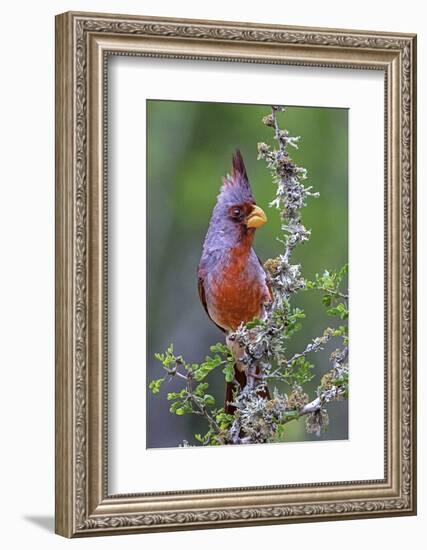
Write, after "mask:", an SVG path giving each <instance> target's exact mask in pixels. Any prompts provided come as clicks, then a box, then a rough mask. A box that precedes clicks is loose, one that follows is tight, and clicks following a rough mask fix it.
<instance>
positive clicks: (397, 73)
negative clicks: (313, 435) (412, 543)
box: [55, 13, 416, 537]
mask: <svg viewBox="0 0 427 550" xmlns="http://www.w3.org/2000/svg"><path fill="white" fill-rule="evenodd" d="M108 55H142V56H151V57H172V58H174V57H175V58H178V57H180V58H191V59H200V60H206V62H208V61H209V60H210V61H213V60H226V61H231V62H233V61H234V62H236V61H238V62H251V63H275V64H283V63H284V64H297V65H307V66H317V67H319V66H320V67H326V66H328V67H347V68H349V69H357V68H368V69H372V70H381V71H384V74H385V123H386V140H385V151H384V154H385V157H384V158H385V167H386V170H385V173H386V181H385V186H386V210H385V213H386V215H385V218H386V220H385V224H386V225H385V227H386V243H385V246H386V250H385V251H386V266H385V277H386V303H387V307H386V311H385V319H386V365H385V371H386V372H385V378H386V401H385V402H386V411H385V412H386V425H385V436H386V437H385V441H386V446H385V447H386V448H385V478H384V479H383V480H368V481H363V482H347V483H326V484H325V483H323V484H304V485H300V486H281V487H262V488H255V489H254V488H242V489H235V490H225V489H224V490H213V491H209V490H200V491H193V492H190V491H186V492H171V493H168V494H165V493H157V494H144V495H138V494H133V495H109V494H108V490H107V476H106V467H107V453H106V413H107V403H106V391H105V388H106V368H105V358H106V342H105V328H106V321H105V285H104V262H105V261H106V251H105V224H104V222H105V215H104V205H105V201H104V193H105V186H104V181H105V175H106V173H105V162H104V161H105V155H106V148H105V147H106V139H105V124H104V122H105V117H106V109H105V101H106V92H107V89H106V78H105V76H106V59H107V56H108ZM415 92H416V37H415V35H410V34H398V33H376V32H366V31H345V30H331V29H313V28H303V27H283V26H276V25H274V26H270V25H257V24H249V23H231V22H223V21H221V22H218V21H193V20H178V19H164V18H152V17H136V16H123V15H104V14H89V13H65V14H62V15H58V16H57V17H56V509H55V516H56V532H57V533H59V534H61V535H63V536H66V537H76V536H87V535H100V534H103V535H105V534H118V533H130V532H147V531H164V530H176V529H198V528H208V527H211V528H213V527H231V526H239V525H246V526H247V525H259V524H272V523H286V522H297V521H314V520H331V519H348V518H362V517H380V516H391V515H408V514H415V510H416V424H415V411H416V401H415V397H416V393H415V376H416V372H415V353H416V333H415V320H416V301H415V292H416V272H415V268H416V261H415V251H416V230H415V228H416V218H415V205H416V197H415V170H416V166H415V163H416V159H415V153H416V142H415V113H416V111H415V109H416V93H415Z"/></svg>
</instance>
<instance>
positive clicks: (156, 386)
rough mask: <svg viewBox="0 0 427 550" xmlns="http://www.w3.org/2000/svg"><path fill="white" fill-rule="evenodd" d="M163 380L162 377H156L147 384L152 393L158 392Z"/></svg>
mask: <svg viewBox="0 0 427 550" xmlns="http://www.w3.org/2000/svg"><path fill="white" fill-rule="evenodd" d="M164 381H165V379H164V378H158V379H157V380H152V381H151V382H150V383H149V384H148V388H149V389H150V390H151V391H152V392H153V394H156V393H159V391H160V387H161V385H162V383H163V382H164Z"/></svg>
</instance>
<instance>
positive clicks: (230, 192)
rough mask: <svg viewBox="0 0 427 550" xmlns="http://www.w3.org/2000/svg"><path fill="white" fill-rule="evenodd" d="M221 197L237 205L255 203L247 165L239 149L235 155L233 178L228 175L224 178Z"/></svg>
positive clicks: (233, 159)
mask: <svg viewBox="0 0 427 550" xmlns="http://www.w3.org/2000/svg"><path fill="white" fill-rule="evenodd" d="M221 195H222V196H224V195H225V196H227V198H229V199H230V200H232V201H234V202H235V203H239V202H246V201H247V202H254V198H253V195H252V190H251V186H250V184H249V178H248V174H247V172H246V167H245V163H244V161H243V157H242V153H241V152H240V150H239V149H236V151H235V152H234V153H233V158H232V172H231V176H230V175H229V174H227V176H225V177H224V178H223V186H222V188H221V194H220V196H221Z"/></svg>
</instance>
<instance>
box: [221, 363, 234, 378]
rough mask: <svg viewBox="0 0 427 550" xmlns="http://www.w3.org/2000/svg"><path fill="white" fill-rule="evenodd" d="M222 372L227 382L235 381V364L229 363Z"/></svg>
mask: <svg viewBox="0 0 427 550" xmlns="http://www.w3.org/2000/svg"><path fill="white" fill-rule="evenodd" d="M222 372H223V373H224V375H225V381H226V382H233V380H234V363H228V365H226V366H225V367H224V368H223V369H222Z"/></svg>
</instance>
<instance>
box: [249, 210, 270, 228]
mask: <svg viewBox="0 0 427 550" xmlns="http://www.w3.org/2000/svg"><path fill="white" fill-rule="evenodd" d="M266 221H267V216H266V215H265V212H264V210H263V209H262V208H260V207H259V206H256V205H254V206H253V208H252V212H251V213H250V214H249V216H248V217H247V218H246V227H261V225H264V224H265V222H266Z"/></svg>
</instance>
